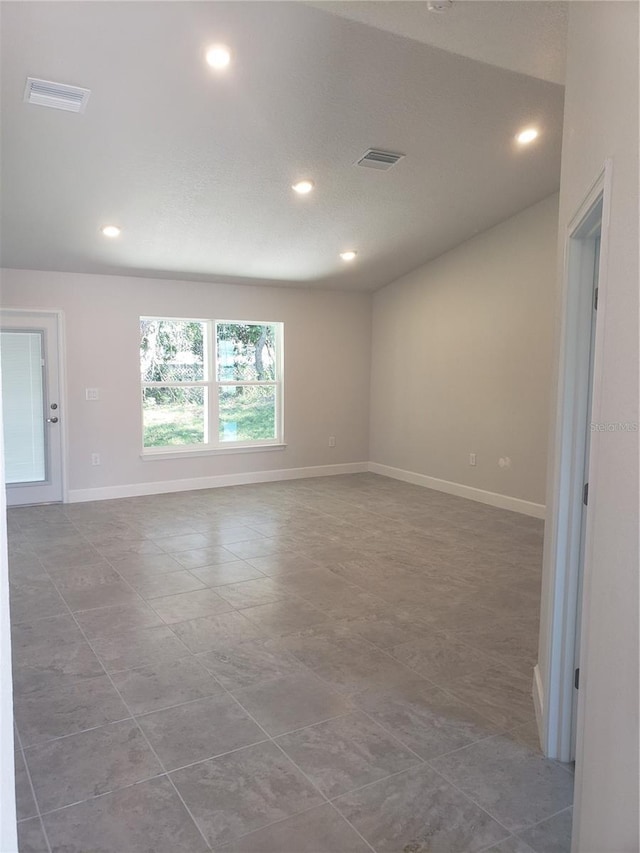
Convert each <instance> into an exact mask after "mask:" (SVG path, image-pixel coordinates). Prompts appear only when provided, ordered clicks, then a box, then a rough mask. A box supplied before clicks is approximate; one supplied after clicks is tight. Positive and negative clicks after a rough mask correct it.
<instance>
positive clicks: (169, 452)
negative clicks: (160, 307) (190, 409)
mask: <svg viewBox="0 0 640 853" xmlns="http://www.w3.org/2000/svg"><path fill="white" fill-rule="evenodd" d="M142 320H166V321H171V322H177V323H202V324H204V327H205V328H204V346H203V361H204V375H205V379H203V380H199V381H189V382H145V381H144V380H143V379H142V378H141V379H140V392H141V393H140V425H141V445H142V452H141V457H142V458H143V459H158V458H163V459H176V458H180V457H183V456H207V455H211V454H219V453H242V452H252V451H256V450H273V449H278V448H284V447H286V444H285V442H284V400H283V397H284V376H283V370H284V323H282V321H279V320H235V319H230V320H219V319H212V318H201V317H166V316H157V315H149V314H144V315H141V316H140V317H139V319H138V330H139V328H140V321H142ZM230 323H232V324H236V325H247V326H273V327H274V330H275V345H276V358H275V364H276V378H275V380H269V381H262V382H260V381H258V380H252V381H236V380H219V379H218V352H217V343H216V342H217V334H216V331H217V327H218V325H225V324H230ZM138 371H140V364H139V363H138ZM245 385H246V386H269V387H273V388H275V393H276V403H275V412H274V417H275V438H266V439H255V440H252V441H220V438H219V429H220V427H219V414H220V413H219V389H220V388H221V387H223V386H245ZM145 388H204V389H205V397H206V404H205V411H204V433H205V439H206V438H208V439H209V440H208V441H205V442H204V443H203V444H171V445H166V446H164V447H145V446H144V407H143V399H144V396H143V395H144V389H145Z"/></svg>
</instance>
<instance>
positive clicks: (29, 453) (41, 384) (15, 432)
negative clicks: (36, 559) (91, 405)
mask: <svg viewBox="0 0 640 853" xmlns="http://www.w3.org/2000/svg"><path fill="white" fill-rule="evenodd" d="M60 342H61V333H60V316H59V315H58V314H53V313H49V312H27V311H17V310H16V311H13V310H5V311H2V312H1V313H0V364H1V369H2V406H3V412H4V435H3V438H4V450H5V486H6V491H7V506H23V505H26V504H43V503H56V502H60V501H62V500H63V496H64V482H63V470H64V469H63V430H62V427H63V420H62V418H63V412H62V406H61V367H60Z"/></svg>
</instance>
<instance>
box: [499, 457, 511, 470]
mask: <svg viewBox="0 0 640 853" xmlns="http://www.w3.org/2000/svg"><path fill="white" fill-rule="evenodd" d="M498 465H499V466H500V468H511V458H510V457H509V456H501V457H500V459H498Z"/></svg>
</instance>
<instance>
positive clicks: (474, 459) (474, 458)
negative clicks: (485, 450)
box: [469, 453, 476, 465]
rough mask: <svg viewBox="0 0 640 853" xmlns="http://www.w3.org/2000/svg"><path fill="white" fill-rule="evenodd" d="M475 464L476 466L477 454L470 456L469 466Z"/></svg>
mask: <svg viewBox="0 0 640 853" xmlns="http://www.w3.org/2000/svg"><path fill="white" fill-rule="evenodd" d="M475 464H476V454H475V453H470V454H469V465H475Z"/></svg>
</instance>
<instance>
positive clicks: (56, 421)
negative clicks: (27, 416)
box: [47, 418, 58, 424]
mask: <svg viewBox="0 0 640 853" xmlns="http://www.w3.org/2000/svg"><path fill="white" fill-rule="evenodd" d="M47 423H48V424H57V423H58V418H47Z"/></svg>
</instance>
